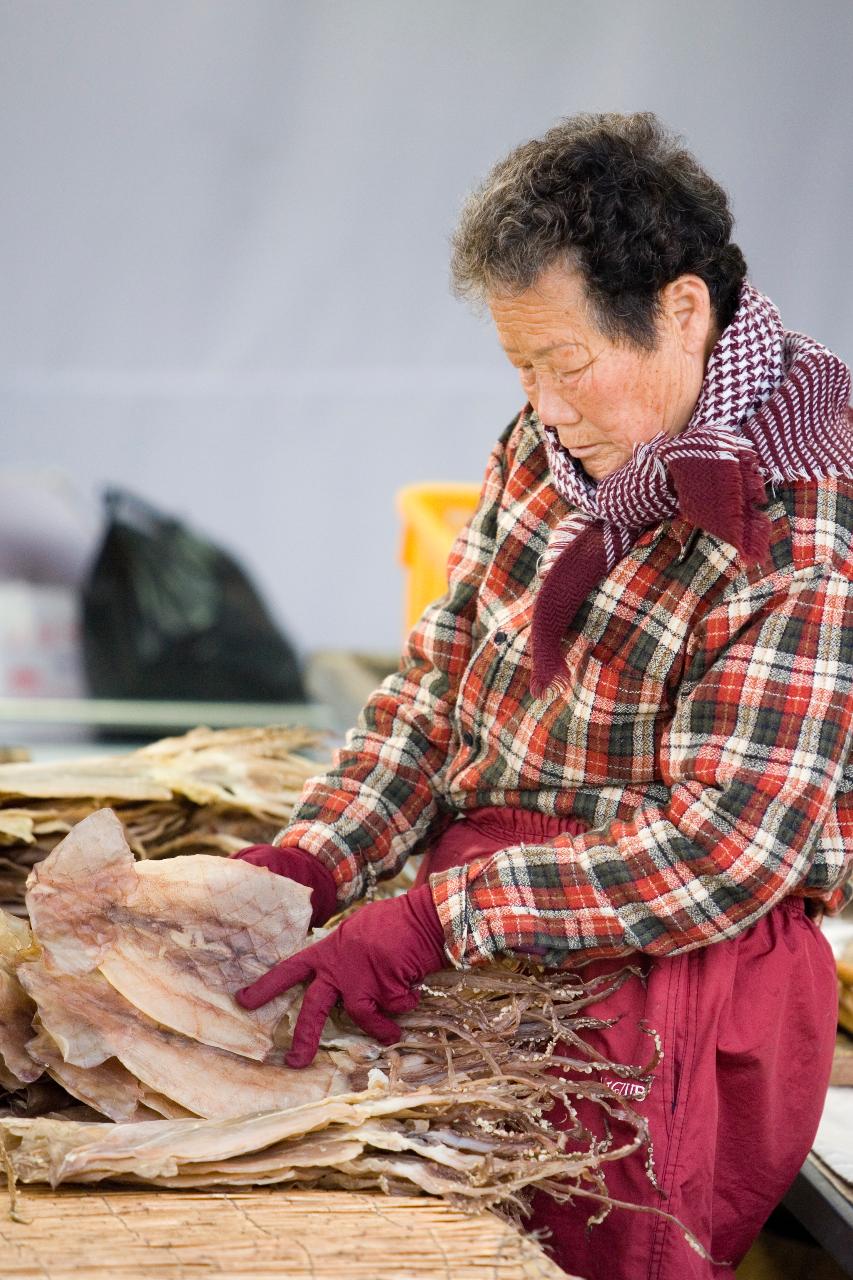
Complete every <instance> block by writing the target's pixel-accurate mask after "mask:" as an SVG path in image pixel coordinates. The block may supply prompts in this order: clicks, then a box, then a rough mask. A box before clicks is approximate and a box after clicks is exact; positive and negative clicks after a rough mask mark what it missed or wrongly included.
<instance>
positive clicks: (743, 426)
mask: <svg viewBox="0 0 853 1280" xmlns="http://www.w3.org/2000/svg"><path fill="white" fill-rule="evenodd" d="M849 399H850V371H849V369H848V368H847V367H846V365H845V364H844V363H843V362H842V361H841V360H840V359H839V358H838V356H835V355H833V353H832V352H831V351H828V350H827V349H826V348H825V347H822V346H821V345H820V344H819V343H817V342H814V341H812V339H811V338H807V337H805V336H804V335H803V334H799V333H790V332H787V331H786V330H784V329H783V328H782V322H781V319H780V317H779V312H778V311H777V309H776V307H775V306H774V305H773V303H772V302H771V301H770V300H769V298H765V297H764V296H763V294H760V293H759V292H758V290H757V289H754V288H753V287H752V285H750V284H748V283H746V284H744V285H743V288H742V290H741V294H740V299H739V302H738V309H737V311H736V313H735V316H734V319H733V320H732V323H731V324H730V325H729V326H728V328H727V329H726V330H725V331H724V332H723V334H722V336H721V337H720V339H719V341H718V342H717V344H716V346H715V347H714V349H713V351H712V352H711V358H710V360H709V362H708V368H707V370H706V373H705V379H704V382H703V383H702V390H701V392H700V394H699V399H698V400H697V402H696V408H695V409H694V411H693V415H692V417H691V419H690V421H689V422H688V424H687V426H686V427H685V428H684V430H683V431H682V432H680V434H679V435H677V436H668V435H666V434H665V433H664V432H660V433H659V434H658V435H657V436H655V437H654V438H653V439H652V440H650V441H649V442H648V443H647V444H640V445H637V446H636V447H635V449H634V453H633V456H632V458H631V460H630V462H627V463H626V464H625V466H624V467H621V468H620V469H619V470H618V471H615V472H613V474H611V475H609V476H606V477H605V478H604V479H603V480H601V481H600V482H599V483H598V484H597V485H596V484H594V483H593V482H592V480H590V478H589V477H588V476H587V475H586V474H585V473H584V471H583V470H582V468H581V466H580V464H579V463H578V462H577V461H576V460H575V459H574V458H572V456H571V454H569V453H568V452H567V451H566V450H565V449H564V448H563V447H562V445H561V444H560V441H559V438H558V436H557V432H556V431H555V430H554V429H553V427H546V426H544V425H542V424H540V425H541V426H542V430H543V432H544V437H545V447H546V449H547V452H548V460H549V463H550V468H551V475H552V477H553V480H554V485H555V487H556V489H557V491H558V493H560V494H561V496H562V497H563V498H565V500H566V502H568V503H569V505H570V506H571V508H572V510H571V512H570V513H569V515H568V516H566V517H565V519H563V520H562V521H561V522H560V523H559V524H558V525H557V527H556V528H555V530H554V532H553V534H552V536H551V539H550V541H549V544H548V548H547V550H546V552H545V554H544V555H543V557H542V564H541V570H542V573H543V574H544V575H545V580H544V582H543V583H542V586H541V588H540V590H539V593H538V596H537V600H536V606H535V609H534V614H533V680H532V688H533V692H534V693H535V694H536V695H538V694H540V693H542V692H543V691H544V689H545V688H547V686H548V685H549V684H550V683H551V681H552V680H553V679H554V677H555V676H557V675H558V673H559V671H560V667H561V643H562V640H563V637H564V636H565V634H566V631H567V629H568V627H569V626H570V624H571V622H572V619H573V618H574V616H575V614H576V613H577V611H578V609H579V607H580V605H581V604H582V603H583V601H584V600H585V599H586V597H587V596H588V595H589V593H590V591H592V589H593V588H594V587H596V586H597V585H598V584H599V583H600V582H601V581H602V579H603V578H605V577H606V576H607V574H608V573H610V572H611V570H612V569H614V568H615V566H616V565H617V564H618V563H619V561H620V560H621V559H622V558H623V556H625V555H626V554H627V553H628V551H630V549H631V547H632V546H633V544H634V542H635V540H636V539H637V537H638V536H639V534H640V533H641V532H642V530H643V529H647V528H649V527H650V526H651V525H655V524H659V523H660V522H661V521H662V520H667V519H669V518H671V517H672V516H675V515H680V516H682V517H684V519H686V520H688V521H690V523H691V524H694V525H696V527H697V528H700V529H704V530H705V531H706V532H708V533H711V534H715V535H716V536H717V537H719V538H722V539H723V540H724V541H725V542H728V543H730V544H731V545H732V546H733V547H734V548H735V549H736V550H737V551H738V552H739V554H740V555H742V556H744V557H745V558H747V559H748V560H754V561H757V562H759V563H760V562H761V561H762V560H764V559H765V558H766V557H767V556H768V554H769V541H768V540H769V521H768V519H767V516H766V514H765V511H764V510H763V509H762V508H764V507H766V505H767V494H766V490H765V483H766V482H769V483H771V484H773V483H788V482H790V481H793V480H815V479H818V478H819V477H822V476H831V475H850V476H853V421H851V419H850V417H849V411H848V401H849ZM526 412H529V413H531V414H532V410H530V409H529V408H528V409H527V410H526Z"/></svg>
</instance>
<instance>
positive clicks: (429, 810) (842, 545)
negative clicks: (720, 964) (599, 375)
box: [281, 418, 853, 965]
mask: <svg viewBox="0 0 853 1280" xmlns="http://www.w3.org/2000/svg"><path fill="white" fill-rule="evenodd" d="M566 514H567V507H566V504H565V502H564V500H563V499H562V498H561V497H560V496H559V495H558V493H557V492H556V490H555V489H554V487H553V485H552V483H551V479H550V474H549V469H548V463H547V459H546V455H545V449H544V445H543V442H542V437H541V428H540V427H539V426H538V425H537V423H536V420H535V418H533V419H532V420H531V419H524V418H522V419H520V420H519V421H518V422H517V423H516V424H514V425H513V426H511V427H509V428H508V429H507V430H506V431H505V432H504V434H503V436H502V437H501V439H500V440H499V442H498V444H497V446H496V447H495V449H494V451H493V452H492V455H491V458H490V461H489V466H488V470H487V472H486V477H485V482H484V485H483V491H482V495H481V501H480V504H479V507H478V509H477V511H476V514H475V515H474V516H473V518H472V520H471V521H470V523H469V524H468V526H467V527H466V528H465V529H464V530H463V531H462V533H461V534H460V535H459V537H458V539H457V541H456V544H455V546H454V548H453V552H452V554H451V556H450V561H449V587H448V591H447V593H446V595H444V596H443V597H442V598H441V599H440V600H437V601H436V602H435V603H434V604H432V605H431V606H430V607H429V608H428V609H427V610H426V612H425V613H424V614H423V616H422V618H421V619H420V621H419V622H418V624H417V625H416V627H415V628H414V630H413V632H412V634H411V636H410V637H409V640H408V643H407V646H406V649H405V652H404V654H403V659H402V662H401V665H400V668H399V671H398V672H397V673H396V674H395V675H392V676H390V677H389V678H388V679H387V680H386V681H385V682H384V683H383V684H382V686H381V687H380V688H379V689H378V690H377V691H376V692H375V693H374V694H373V695H372V696H371V698H370V700H369V702H368V704H367V706H366V707H365V709H364V711H363V712H362V714H361V716H360V718H359V723H358V725H357V727H356V728H355V729H354V730H352V731H351V733H350V734H349V735H348V738H347V741H346V745H345V747H344V748H343V749H342V750H341V751H340V752H338V753H337V756H336V758H335V762H334V768H333V769H332V771H331V772H329V773H328V774H326V775H325V776H323V777H318V778H314V779H312V780H311V781H310V782H309V783H308V784H307V786H306V788H305V791H304V792H303V795H302V797H301V800H300V803H299V805H298V807H297V809H296V811H295V813H294V816H293V819H292V822H291V825H290V827H289V828H288V831H287V833H286V835H285V836H284V838H283V839H282V842H281V843H282V844H284V845H290V844H299V845H300V846H301V847H302V848H304V849H307V850H309V851H310V852H312V853H313V854H314V855H315V856H316V857H318V858H319V859H321V861H322V862H323V863H324V864H325V865H326V866H328V867H329V868H330V870H331V871H332V873H333V875H334V877H335V880H336V883H337V888H338V898H339V902H340V903H341V905H346V904H349V903H350V902H353V901H355V900H356V899H358V898H359V897H362V896H363V895H364V894H365V893H366V892H367V891H369V889H370V885H371V881H372V880H374V879H375V878H377V877H379V878H383V877H386V876H391V875H394V874H395V873H396V872H397V871H398V870H399V868H400V867H401V865H402V864H403V862H404V861H405V860H406V858H408V857H409V856H410V855H411V854H414V853H417V852H419V851H422V850H423V849H424V848H426V847H428V846H429V845H430V843H431V842H432V841H434V840H435V838H436V837H437V835H438V834H439V833H440V832H441V831H442V830H443V829H444V827H445V826H446V824H447V823H448V822H449V821H450V820H451V819H452V817H453V816H455V815H456V814H458V813H459V812H461V811H465V810H468V809H472V808H477V807H480V806H490V805H512V806H517V807H521V808H527V809H535V810H539V811H541V812H543V813H547V814H557V815H569V814H573V815H576V816H578V817H581V818H584V819H586V820H587V821H588V823H589V824H590V830H589V831H587V832H586V833H585V834H583V835H573V836H568V835H567V836H564V837H563V836H561V837H558V838H556V839H554V840H552V841H550V842H549V843H547V844H544V845H541V846H538V845H537V846H531V845H522V846H518V847H514V848H508V849H505V850H502V851H501V852H500V853H498V854H496V855H493V856H490V857H488V858H482V859H480V860H479V861H476V862H474V863H472V864H470V865H468V866H466V867H462V868H458V869H454V870H451V871H447V872H442V873H439V874H436V875H434V876H433V877H431V880H430V885H431V888H432V893H433V898H434V901H435V904H436V907H437V909H438V912H439V915H440V917H441V920H442V923H443V925H444V929H445V936H446V939H447V950H448V955H449V956H450V958H451V960H452V961H453V962H454V963H455V964H457V965H466V964H477V963H481V962H484V961H486V960H488V959H491V958H492V957H493V956H495V955H497V954H500V953H508V952H527V953H530V952H533V953H536V954H538V955H540V956H542V957H543V959H544V961H545V963H547V964H553V965H559V964H565V963H570V962H571V961H572V959H573V958H574V959H577V954H576V953H577V952H578V951H583V952H584V953H585V955H602V954H617V953H626V952H629V951H633V950H639V951H643V952H648V953H650V954H653V955H674V954H677V953H678V952H681V951H686V950H688V949H690V948H693V947H698V946H704V945H706V944H708V943H712V942H716V941H719V940H720V939H723V938H731V937H733V936H735V935H736V934H737V933H739V932H740V931H741V930H743V929H746V928H747V927H748V926H749V925H751V924H752V923H754V921H756V920H757V919H758V918H759V917H760V916H761V915H762V914H763V913H764V912H766V911H767V910H768V909H769V908H770V907H772V906H773V905H774V903H776V902H778V901H779V900H780V899H781V898H783V897H784V896H785V895H786V894H791V893H799V894H803V895H806V896H811V897H815V898H818V899H821V900H823V901H824V902H825V903H826V904H827V905H828V907H829V908H830V909H833V910H834V909H837V908H838V907H839V906H840V905H841V903H842V900H843V897H844V893H845V890H844V888H843V886H844V883H845V880H846V876H847V871H848V870H849V862H850V859H851V856H853V798H852V797H853V762H851V741H853V586H851V576H853V574H852V573H851V571H853V539H852V538H851V535H853V481H848V480H825V481H819V482H816V481H804V482H801V483H796V484H793V485H791V486H790V487H785V488H778V489H777V491H776V492H775V494H774V495H773V496H772V500H771V505H770V511H769V514H770V517H771V520H772V530H773V532H772V560H773V562H772V566H771V565H770V564H766V565H764V566H758V565H754V564H743V563H740V562H739V560H738V557H737V554H736V552H735V551H734V550H733V548H732V547H730V546H729V545H728V544H726V543H724V542H722V541H721V540H720V539H719V538H716V537H713V536H711V535H708V534H704V533H702V532H701V531H699V530H697V529H695V528H693V527H691V526H690V525H688V524H687V523H686V522H685V521H682V520H680V519H675V520H672V521H666V522H664V523H663V524H660V525H658V526H657V527H655V528H653V529H649V530H647V531H646V532H645V533H644V534H642V535H641V537H640V538H639V540H638V541H637V543H636V544H635V546H634V547H633V549H632V550H631V551H630V552H629V554H628V555H627V556H626V557H625V559H624V560H622V561H621V562H620V563H619V565H618V566H617V567H616V569H615V570H614V571H613V572H612V573H611V574H610V575H609V577H607V578H606V579H605V580H604V581H603V582H602V583H601V585H600V587H599V588H598V589H597V590H596V591H594V592H593V593H592V595H591V596H590V597H589V598H588V600H587V601H586V602H585V604H584V606H583V608H582V610H581V612H580V613H579V615H578V616H577V618H576V619H575V622H574V624H573V627H572V629H571V631H570V632H569V633H568V634H567V636H566V640H565V668H566V679H565V681H564V682H563V685H564V687H562V688H560V689H553V688H552V689H551V690H549V691H548V692H547V693H546V694H545V696H543V697H542V698H541V699H536V698H533V697H532V695H531V693H530V689H529V684H530V668H531V658H530V650H529V643H530V624H531V617H532V611H533V602H534V598H535V595H536V589H537V586H538V582H539V577H538V561H539V557H540V555H541V554H542V552H543V551H544V549H545V546H546V542H547V539H548V535H549V532H550V530H551V529H552V528H553V527H554V525H555V524H556V522H557V521H558V520H559V519H561V518H562V517H563V516H565V515H566Z"/></svg>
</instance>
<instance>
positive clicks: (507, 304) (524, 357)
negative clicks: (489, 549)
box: [489, 267, 717, 480]
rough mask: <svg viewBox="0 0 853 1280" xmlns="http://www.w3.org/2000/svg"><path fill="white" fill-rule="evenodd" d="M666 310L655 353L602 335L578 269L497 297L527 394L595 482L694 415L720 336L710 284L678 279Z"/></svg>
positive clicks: (665, 300)
mask: <svg viewBox="0 0 853 1280" xmlns="http://www.w3.org/2000/svg"><path fill="white" fill-rule="evenodd" d="M661 307H662V316H661V319H660V323H659V326H658V340H657V345H656V347H655V348H654V350H652V351H648V352H647V351H641V350H638V349H637V348H636V347H632V346H628V345H626V344H624V343H615V342H613V341H612V340H611V339H609V338H606V337H605V336H604V335H603V334H601V333H600V332H599V330H598V329H597V328H596V326H595V323H594V321H593V319H592V316H591V314H590V307H589V305H588V303H587V301H586V292H585V288H584V284H583V280H582V277H581V276H580V274H579V273H578V272H577V271H572V270H569V269H567V268H564V267H553V268H551V269H549V270H548V271H546V272H544V273H543V274H542V275H541V276H540V277H539V279H538V280H537V282H536V284H534V285H533V286H532V287H531V288H530V289H527V290H526V291H525V292H524V293H521V294H516V295H514V296H512V295H509V294H500V295H492V296H491V297H490V298H489V310H490V311H491V313H492V318H493V319H494V322H495V326H496V328H497V331H498V337H499V339H500V342H501V346H502V347H503V349H504V351H505V352H506V354H507V356H508V358H509V360H510V362H511V363H512V364H513V365H514V366H515V367H516V368H517V369H518V372H519V377H520V379H521V385H522V387H523V388H524V392H525V394H526V396H527V398H528V400H529V401H530V403H531V404H532V405H533V408H534V409H535V410H536V412H537V414H538V415H539V418H540V420H541V421H542V422H543V423H544V424H545V425H546V426H549V427H553V428H554V429H555V430H556V432H557V435H558V436H559V438H560V443H561V444H562V445H563V447H564V448H565V449H567V450H568V451H569V453H571V454H572V456H573V457H576V458H577V459H578V460H579V461H580V463H581V465H582V467H583V469H584V470H585V471H586V473H587V474H588V475H589V476H591V477H592V478H593V479H594V480H602V479H603V478H604V477H605V476H607V475H610V474H611V472H613V471H618V470H619V468H620V467H622V466H624V465H625V463H626V462H628V461H629V460H630V458H631V454H632V452H633V449H634V446H635V445H637V444H642V443H644V442H645V441H648V440H651V439H652V437H653V436H656V435H657V434H658V433H659V432H660V431H665V432H666V433H667V434H668V435H677V433H678V432H679V431H681V430H683V428H684V427H686V426H687V423H688V422H689V421H690V417H691V415H692V413H693V409H694V407H695V405H696V401H697V399H698V397H699V391H700V388H701V386H702V379H703V377H704V375H705V365H706V363H707V357H708V355H709V354H710V350H711V348H712V346H713V344H714V342H715V341H716V336H717V335H716V333H715V332H714V329H713V313H712V311H711V306H710V297H709V295H708V289H707V286H706V285H705V283H704V281H702V280H700V279H699V277H697V276H688V275H685V276H679V278H678V279H677V280H675V281H673V282H672V284H669V285H667V286H666V288H665V289H663V290H662V291H661Z"/></svg>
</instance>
